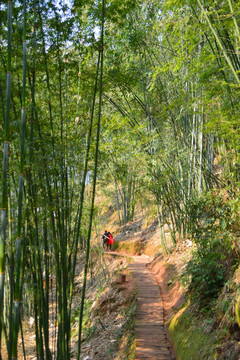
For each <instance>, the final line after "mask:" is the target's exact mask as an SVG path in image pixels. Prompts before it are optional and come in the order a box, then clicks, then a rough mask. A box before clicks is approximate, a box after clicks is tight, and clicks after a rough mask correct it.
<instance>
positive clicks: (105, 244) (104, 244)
mask: <svg viewBox="0 0 240 360" xmlns="http://www.w3.org/2000/svg"><path fill="white" fill-rule="evenodd" d="M108 239H109V235H108V231H107V230H105V232H104V234H103V236H102V241H103V249H104V250H106V248H108Z"/></svg>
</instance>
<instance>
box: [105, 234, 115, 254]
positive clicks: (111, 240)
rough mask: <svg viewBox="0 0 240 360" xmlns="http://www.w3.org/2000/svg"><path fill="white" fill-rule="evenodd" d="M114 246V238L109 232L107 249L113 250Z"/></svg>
mask: <svg viewBox="0 0 240 360" xmlns="http://www.w3.org/2000/svg"><path fill="white" fill-rule="evenodd" d="M112 244H114V240H113V236H112V234H111V233H110V232H108V243H107V249H109V250H111V249H112Z"/></svg>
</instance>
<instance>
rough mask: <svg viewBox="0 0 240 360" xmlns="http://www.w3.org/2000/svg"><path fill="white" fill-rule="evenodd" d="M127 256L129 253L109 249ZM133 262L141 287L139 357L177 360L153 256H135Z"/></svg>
mask: <svg viewBox="0 0 240 360" xmlns="http://www.w3.org/2000/svg"><path fill="white" fill-rule="evenodd" d="M109 254H111V255H121V256H126V254H120V253H114V252H111V253H109ZM131 258H133V259H134V263H132V264H130V265H129V270H130V272H131V273H132V276H133V279H134V281H135V284H136V287H137V314H136V322H135V333H136V357H135V360H147V359H148V360H173V359H174V358H173V357H172V355H171V351H170V348H171V347H170V344H169V342H168V339H167V332H166V329H165V326H164V318H163V300H162V297H161V294H160V289H159V285H158V283H157V281H156V280H155V278H154V276H153V275H152V273H151V272H150V271H149V270H148V269H147V267H146V265H147V264H148V263H149V258H148V257H146V256H131Z"/></svg>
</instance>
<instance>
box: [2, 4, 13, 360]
mask: <svg viewBox="0 0 240 360" xmlns="http://www.w3.org/2000/svg"><path fill="white" fill-rule="evenodd" d="M7 16H8V58H7V94H6V95H7V97H6V116H5V122H4V145H3V178H2V207H1V230H0V359H2V356H1V337H2V335H1V334H2V329H3V308H4V307H3V302H4V281H5V242H6V227H7V202H8V195H7V189H8V153H9V123H10V102H11V70H12V69H11V68H12V65H11V63H12V3H11V1H9V2H8V15H7Z"/></svg>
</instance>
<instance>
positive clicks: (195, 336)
mask: <svg viewBox="0 0 240 360" xmlns="http://www.w3.org/2000/svg"><path fill="white" fill-rule="evenodd" d="M169 333H170V336H171V339H172V341H173V343H174V348H175V352H176V356H177V359H178V360H196V359H199V360H200V359H201V360H213V359H215V348H216V343H217V342H218V341H217V340H219V339H216V335H215V334H214V332H211V331H209V327H207V326H206V319H205V318H203V316H202V315H199V314H195V313H194V312H193V311H191V306H190V305H189V304H188V305H187V306H185V307H184V308H182V309H181V310H180V311H179V312H178V313H177V314H176V315H175V316H174V317H173V318H172V319H171V320H170V322H169Z"/></svg>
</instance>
